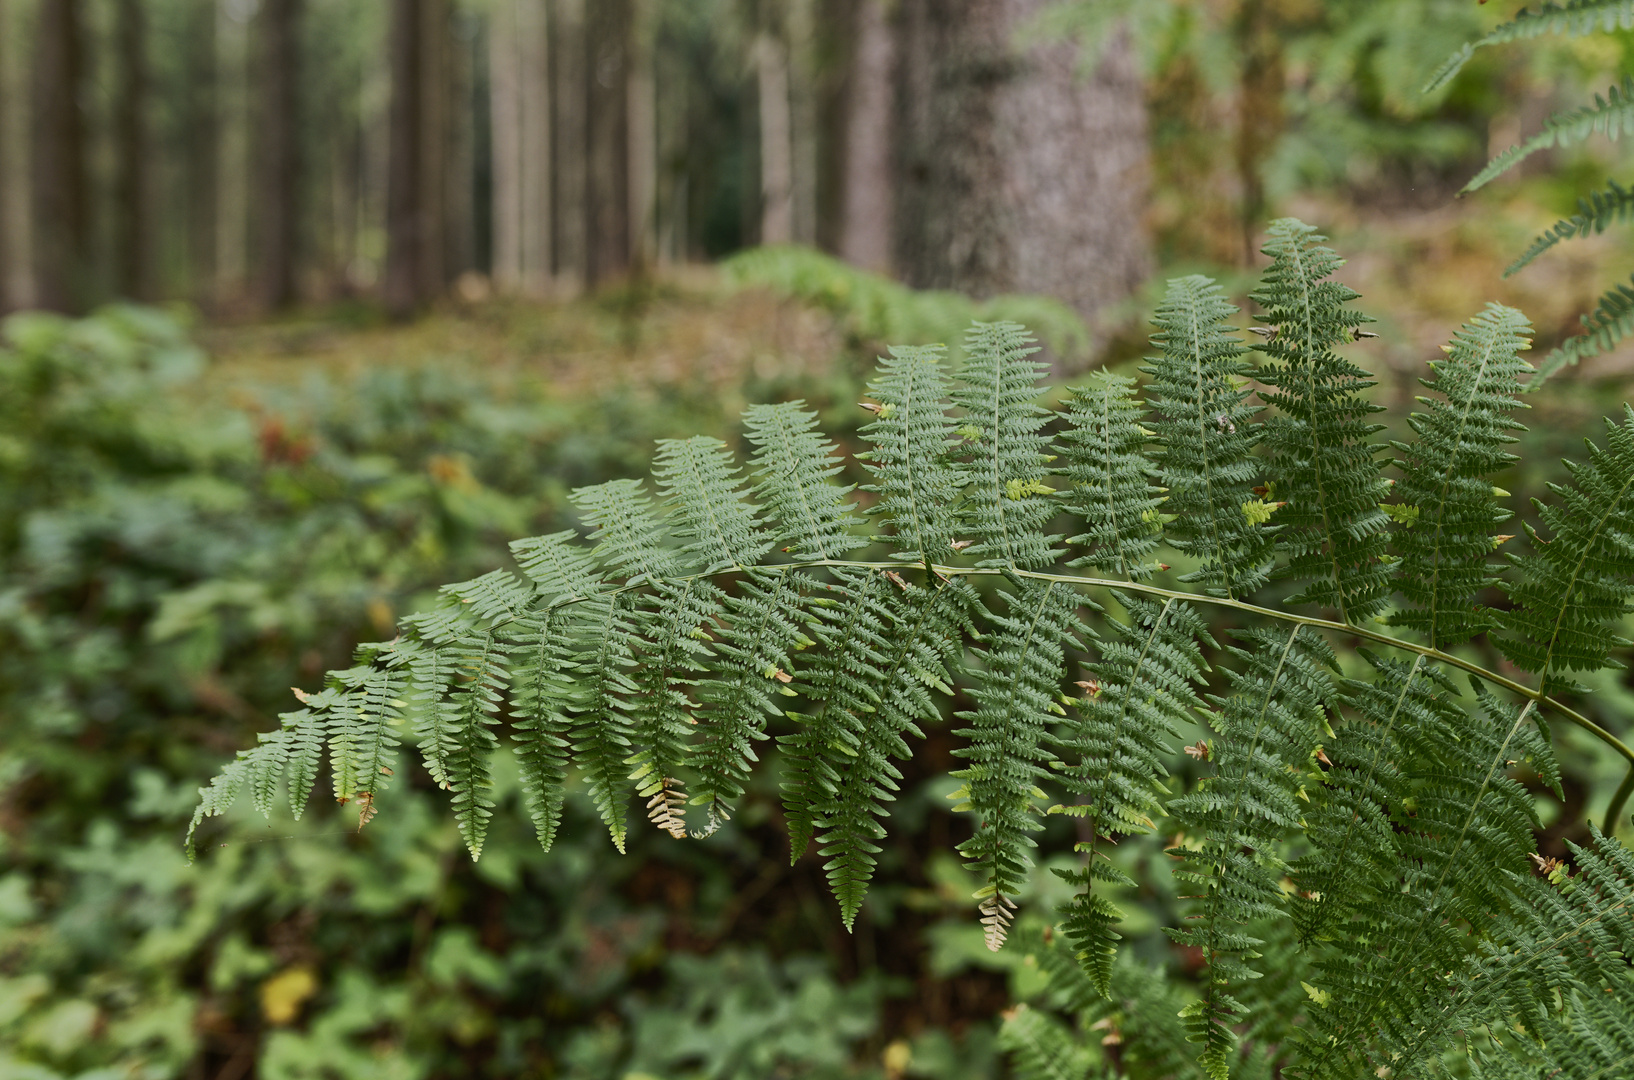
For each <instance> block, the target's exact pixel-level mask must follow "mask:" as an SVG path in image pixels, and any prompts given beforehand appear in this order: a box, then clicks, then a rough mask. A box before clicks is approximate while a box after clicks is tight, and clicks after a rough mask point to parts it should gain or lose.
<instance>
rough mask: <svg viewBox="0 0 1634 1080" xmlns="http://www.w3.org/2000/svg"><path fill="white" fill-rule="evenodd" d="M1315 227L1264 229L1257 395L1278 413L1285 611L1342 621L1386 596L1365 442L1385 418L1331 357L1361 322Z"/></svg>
mask: <svg viewBox="0 0 1634 1080" xmlns="http://www.w3.org/2000/svg"><path fill="white" fill-rule="evenodd" d="M1325 239H1326V237H1324V236H1321V235H1319V234H1318V233H1317V231H1316V230H1315V229H1313V228H1312V227H1310V226H1309V225H1306V224H1304V223H1303V222H1299V221H1295V220H1294V219H1292V218H1282V219H1280V220H1278V221H1274V222H1272V223H1271V230H1270V238H1269V239H1268V240H1267V241H1266V245H1265V249H1264V250H1265V254H1267V255H1269V256H1271V265H1270V266H1269V267H1267V268H1266V270H1265V273H1264V275H1263V276H1262V277H1261V279H1260V287H1259V288H1258V289H1257V290H1256V291H1255V292H1254V293H1253V299H1254V302H1255V303H1257V304H1259V305H1260V307H1261V308H1262V309H1264V315H1263V316H1262V318H1263V319H1264V321H1265V322H1266V323H1268V324H1269V326H1270V331H1271V335H1270V337H1269V339H1268V340H1267V341H1266V343H1265V344H1263V345H1257V346H1255V348H1256V349H1257V350H1259V351H1260V352H1262V353H1264V354H1265V357H1266V359H1267V361H1268V362H1267V363H1266V364H1264V365H1262V366H1261V368H1260V369H1259V379H1260V381H1261V382H1263V383H1265V384H1266V385H1268V386H1270V387H1272V388H1273V389H1272V390H1271V391H1270V392H1269V393H1262V394H1261V397H1263V398H1264V399H1265V401H1266V402H1267V403H1268V404H1271V405H1273V406H1275V407H1276V409H1277V412H1276V413H1275V414H1274V415H1272V416H1271V418H1270V419H1268V420H1267V421H1266V422H1265V435H1264V441H1265V443H1266V446H1267V447H1268V449H1269V450H1270V452H1271V454H1270V462H1269V470H1268V472H1269V475H1270V477H1271V487H1272V490H1273V492H1274V496H1275V499H1276V500H1277V501H1281V502H1283V503H1284V504H1285V505H1283V507H1282V508H1281V509H1280V510H1278V511H1277V523H1278V524H1279V525H1281V526H1282V529H1281V531H1280V532H1279V533H1278V535H1277V541H1278V543H1279V544H1280V545H1282V546H1284V547H1286V548H1287V550H1288V553H1289V558H1288V564H1287V565H1286V566H1285V567H1283V568H1282V571H1281V573H1282V575H1283V576H1285V577H1289V578H1292V579H1293V580H1295V581H1303V582H1306V587H1305V588H1304V589H1303V590H1301V591H1300V592H1299V593H1298V594H1297V595H1295V596H1293V597H1290V601H1291V602H1294V603H1314V604H1324V605H1327V606H1330V607H1333V608H1337V609H1338V612H1339V620H1340V621H1341V622H1349V623H1359V622H1361V621H1362V620H1364V619H1366V618H1368V617H1369V616H1372V615H1375V614H1377V613H1378V612H1379V611H1380V610H1381V609H1382V608H1383V607H1384V605H1385V601H1386V598H1387V596H1388V593H1389V569H1388V566H1387V564H1386V562H1385V559H1384V556H1385V551H1386V546H1387V543H1388V536H1387V534H1386V526H1387V525H1388V523H1389V519H1388V518H1387V517H1386V516H1385V513H1384V511H1382V510H1380V509H1379V503H1380V502H1382V501H1383V500H1384V498H1385V495H1386V492H1387V490H1388V488H1387V485H1386V483H1385V480H1384V478H1383V476H1381V475H1380V468H1381V463H1380V462H1379V461H1377V460H1376V459H1375V457H1374V453H1375V451H1376V450H1377V449H1379V448H1378V447H1376V446H1374V445H1373V444H1371V443H1369V442H1368V439H1369V438H1370V437H1371V436H1373V435H1374V434H1375V433H1377V432H1379V431H1381V430H1383V425H1382V424H1374V423H1369V422H1368V417H1370V416H1372V415H1373V414H1375V413H1378V412H1382V411H1383V408H1382V406H1378V405H1373V404H1371V403H1369V402H1368V401H1367V400H1366V399H1365V398H1363V397H1362V391H1363V390H1365V389H1367V388H1368V387H1370V386H1373V385H1374V383H1373V381H1372V380H1371V379H1370V378H1369V377H1368V373H1367V372H1365V371H1363V370H1362V369H1361V368H1358V367H1357V366H1356V365H1354V364H1352V363H1350V362H1348V361H1346V360H1343V359H1341V358H1340V357H1339V355H1338V354H1337V353H1335V352H1334V351H1333V349H1334V346H1336V345H1338V344H1339V343H1340V342H1341V341H1344V340H1347V339H1350V338H1351V337H1352V336H1353V334H1354V331H1355V330H1356V329H1357V328H1359V327H1360V326H1362V325H1363V324H1364V323H1367V322H1371V321H1372V320H1371V319H1370V318H1368V316H1366V315H1363V314H1361V313H1360V312H1357V311H1353V310H1350V309H1348V308H1346V307H1345V306H1344V305H1345V304H1346V303H1348V302H1349V301H1351V300H1354V299H1356V296H1357V294H1356V292H1354V291H1353V290H1351V289H1349V288H1347V287H1346V286H1344V285H1341V284H1339V283H1338V282H1337V281H1333V280H1330V278H1331V275H1332V274H1333V272H1334V271H1335V270H1337V269H1338V268H1339V267H1340V266H1341V265H1342V260H1341V259H1340V258H1339V256H1338V255H1336V254H1335V253H1334V252H1333V249H1331V248H1328V247H1324V246H1323V245H1322V241H1323V240H1325Z"/></svg>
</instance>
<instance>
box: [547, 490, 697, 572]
mask: <svg viewBox="0 0 1634 1080" xmlns="http://www.w3.org/2000/svg"><path fill="white" fill-rule="evenodd" d="M569 499H570V500H571V501H572V503H573V505H574V506H575V507H577V508H578V511H579V514H580V515H581V516H582V517H583V518H584V522H585V524H586V525H588V526H590V527H591V529H592V530H593V531H592V532H591V533H590V539H592V540H595V541H597V544H596V557H597V558H598V559H599V560H600V561H601V563H602V564H603V565H605V566H608V567H611V568H612V569H614V570H617V571H618V572H620V573H623V574H627V575H629V576H630V577H631V578H643V577H645V578H660V577H664V576H666V575H671V574H678V573H680V572H681V570H682V562H681V559H680V557H679V555H678V553H677V552H676V551H675V549H674V548H673V547H670V546H668V545H667V544H666V542H665V541H666V539H667V537H666V533H665V528H664V523H663V522H662V521H661V520H660V519H659V517H658V515H657V514H656V513H655V512H654V510H653V505H652V499H651V498H650V497H649V496H648V495H647V492H646V489H645V488H644V487H643V486H642V484H641V481H639V480H609V481H608V482H607V483H605V484H596V485H594V486H593V487H582V488H575V489H574V491H573V493H572V494H571V495H570V496H569Z"/></svg>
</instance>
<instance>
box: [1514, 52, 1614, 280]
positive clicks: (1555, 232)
mask: <svg viewBox="0 0 1634 1080" xmlns="http://www.w3.org/2000/svg"><path fill="white" fill-rule="evenodd" d="M1630 82H1631V83H1634V78H1631V79H1630ZM1631 89H1634V87H1631ZM1630 115H1631V118H1634V106H1631V112H1630ZM1630 218H1634V190H1630V189H1628V188H1625V187H1623V186H1622V185H1621V184H1619V183H1618V182H1617V181H1615V180H1609V181H1607V182H1606V190H1604V191H1591V192H1589V194H1588V195H1587V196H1586V197H1585V198H1581V199H1578V200H1577V213H1575V214H1573V215H1572V216H1571V217H1569V218H1566V219H1563V220H1561V221H1557V222H1555V223H1554V224H1553V225H1552V226H1550V227H1549V228H1547V229H1545V230H1544V231H1543V232H1542V234H1540V235H1539V236H1538V238H1537V239H1535V240H1533V241H1532V244H1531V246H1530V247H1528V248H1527V249H1526V250H1525V251H1524V252H1522V253H1521V257H1520V258H1518V259H1516V260H1515V261H1514V262H1512V263H1510V264H1509V266H1508V268H1507V269H1505V270H1504V277H1509V276H1511V275H1513V274H1517V273H1519V272H1520V271H1521V270H1522V269H1523V268H1524V267H1526V266H1527V265H1528V264H1529V263H1531V262H1532V260H1534V259H1536V258H1537V257H1538V256H1539V255H1542V254H1543V253H1544V252H1545V251H1548V250H1549V249H1550V248H1552V247H1554V246H1555V245H1556V244H1563V243H1565V242H1566V241H1567V240H1571V239H1573V238H1574V237H1584V236H1591V235H1596V236H1597V235H1599V234H1600V233H1603V232H1605V231H1606V229H1608V228H1610V227H1611V226H1612V225H1616V224H1618V223H1620V222H1624V221H1627V220H1629V219H1630Z"/></svg>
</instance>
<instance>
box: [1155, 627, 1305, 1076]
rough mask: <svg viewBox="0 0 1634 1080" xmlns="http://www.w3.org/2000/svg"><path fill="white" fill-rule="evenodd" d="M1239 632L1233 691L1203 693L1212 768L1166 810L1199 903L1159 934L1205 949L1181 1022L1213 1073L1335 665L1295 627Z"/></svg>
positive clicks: (1224, 1057) (1183, 873)
mask: <svg viewBox="0 0 1634 1080" xmlns="http://www.w3.org/2000/svg"><path fill="white" fill-rule="evenodd" d="M1239 638H1240V640H1242V641H1244V642H1245V643H1246V644H1248V645H1250V646H1251V647H1252V648H1251V649H1244V648H1239V647H1237V646H1232V647H1231V649H1230V652H1231V653H1232V655H1233V656H1235V657H1236V658H1237V660H1238V661H1239V662H1240V664H1241V669H1240V670H1236V671H1233V672H1231V675H1230V677H1231V683H1232V689H1233V693H1232V694H1231V696H1230V697H1229V698H1225V699H1223V700H1222V699H1220V698H1212V699H1211V700H1213V701H1214V702H1215V703H1216V704H1217V705H1218V706H1219V707H1220V711H1219V712H1218V713H1217V714H1215V729H1216V730H1217V731H1218V733H1219V738H1218V739H1216V740H1215V742H1214V744H1213V746H1212V747H1211V751H1210V754H1209V757H1210V760H1211V761H1212V762H1213V764H1214V770H1213V772H1212V773H1211V774H1210V775H1208V776H1206V777H1205V779H1204V780H1203V781H1201V783H1200V784H1199V785H1198V787H1197V789H1196V790H1194V791H1192V792H1190V793H1188V794H1186V795H1185V796H1183V797H1181V798H1179V799H1177V800H1175V801H1174V803H1172V804H1171V811H1170V812H1171V816H1173V817H1175V818H1176V819H1177V820H1178V821H1179V823H1180V824H1181V826H1182V827H1183V828H1184V829H1185V830H1186V835H1188V836H1195V837H1196V840H1195V841H1191V842H1190V844H1188V846H1185V847H1181V848H1177V849H1174V850H1173V851H1172V852H1171V853H1172V854H1174V855H1177V856H1179V857H1181V858H1182V859H1183V860H1184V862H1183V863H1182V867H1181V869H1179V870H1176V871H1175V875H1176V877H1177V878H1179V879H1180V880H1182V881H1184V882H1186V883H1188V884H1190V885H1192V886H1193V887H1194V888H1195V889H1196V890H1198V891H1197V893H1196V895H1195V897H1194V899H1195V900H1196V901H1197V909H1198V911H1197V914H1196V916H1194V918H1193V919H1192V920H1191V925H1188V926H1186V927H1184V928H1180V929H1170V930H1167V931H1166V933H1168V934H1169V936H1170V937H1172V938H1173V939H1174V940H1175V941H1177V942H1179V943H1180V944H1182V945H1188V946H1192V947H1195V948H1198V949H1201V950H1202V951H1203V957H1204V959H1205V960H1206V961H1207V962H1208V965H1209V966H1208V976H1207V982H1206V983H1205V985H1204V988H1203V996H1202V998H1201V999H1200V1000H1199V1001H1198V1002H1196V1003H1195V1005H1193V1006H1191V1007H1189V1010H1188V1013H1187V1026H1188V1028H1189V1029H1190V1030H1191V1033H1192V1038H1193V1039H1194V1040H1196V1041H1197V1042H1199V1043H1201V1044H1202V1048H1203V1052H1202V1062H1203V1065H1204V1067H1205V1068H1207V1069H1208V1070H1209V1073H1210V1075H1211V1076H1224V1075H1225V1074H1226V1072H1227V1071H1228V1068H1229V1062H1230V1060H1231V1058H1232V1056H1233V1054H1234V1053H1235V1050H1236V1046H1237V1037H1236V1034H1235V1032H1234V1031H1233V1027H1234V1026H1235V1025H1236V1023H1237V1022H1238V1021H1239V1020H1240V1019H1241V1018H1242V1017H1243V1016H1244V1015H1245V1014H1246V1013H1247V1011H1248V1009H1247V1006H1245V1005H1244V1004H1243V1002H1242V1001H1241V1000H1240V999H1239V998H1238V997H1237V996H1236V992H1235V990H1234V987H1236V986H1239V985H1241V984H1243V983H1246V982H1247V981H1249V980H1250V979H1252V978H1254V972H1253V970H1252V969H1251V967H1250V966H1249V965H1248V963H1247V957H1248V956H1249V955H1250V954H1252V953H1253V952H1254V951H1255V949H1256V948H1257V947H1258V946H1260V945H1262V944H1264V940H1263V939H1262V938H1259V937H1256V936H1254V935H1253V934H1252V933H1250V932H1249V931H1248V929H1247V928H1249V927H1251V926H1253V925H1254V924H1255V923H1258V922H1260V921H1262V920H1268V919H1269V920H1275V919H1279V918H1282V917H1283V915H1284V907H1285V897H1284V894H1283V892H1282V889H1281V887H1280V884H1279V882H1280V880H1281V879H1282V877H1283V876H1284V874H1285V873H1286V871H1287V865H1286V863H1285V862H1284V861H1283V858H1282V856H1281V854H1280V852H1281V851H1282V850H1283V842H1284V840H1285V839H1286V838H1287V837H1289V836H1291V835H1293V834H1294V833H1295V832H1296V831H1298V830H1299V829H1300V821H1301V818H1302V817H1303V814H1304V809H1305V807H1306V805H1308V804H1307V802H1306V799H1307V798H1308V795H1307V794H1306V791H1305V789H1306V786H1307V785H1308V784H1312V783H1314V780H1313V779H1312V778H1311V775H1310V774H1311V772H1312V771H1313V770H1314V766H1313V764H1312V761H1313V755H1314V753H1315V750H1316V748H1317V746H1318V744H1319V742H1320V739H1321V738H1322V735H1323V732H1324V728H1325V727H1326V723H1327V722H1326V718H1325V710H1326V705H1327V702H1328V701H1329V699H1330V698H1331V697H1332V694H1333V687H1332V683H1331V677H1330V675H1329V672H1330V671H1331V670H1332V669H1334V668H1336V667H1337V661H1336V659H1335V657H1334V655H1333V653H1332V651H1331V649H1330V648H1329V647H1328V645H1327V643H1326V642H1324V641H1322V640H1321V639H1320V638H1318V637H1317V635H1316V634H1314V633H1313V632H1311V631H1309V630H1307V629H1305V628H1304V627H1302V626H1295V627H1294V629H1293V631H1292V632H1291V633H1285V632H1279V631H1273V630H1266V629H1261V628H1255V629H1252V630H1248V631H1243V632H1241V633H1240V635H1239ZM1193 844H1194V845H1196V846H1191V845H1193Z"/></svg>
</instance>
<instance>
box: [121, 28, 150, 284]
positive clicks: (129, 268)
mask: <svg viewBox="0 0 1634 1080" xmlns="http://www.w3.org/2000/svg"><path fill="white" fill-rule="evenodd" d="M114 35H115V40H116V44H117V52H118V55H119V94H118V97H117V98H116V99H115V101H114V144H115V155H116V157H117V159H118V168H117V171H116V173H115V175H114V199H113V203H114V205H113V209H114V214H113V226H114V231H115V237H114V272H115V282H114V289H115V291H116V292H117V293H118V294H119V295H121V296H124V297H127V298H129V299H131V300H151V299H152V298H153V292H154V290H153V279H152V273H153V262H152V255H153V252H152V235H153V232H152V224H153V223H152V220H151V219H152V206H151V204H150V201H149V199H150V192H149V189H148V161H149V159H150V154H149V148H148V124H147V99H148V65H147V19H146V13H145V12H144V11H143V6H142V0H119V6H118V8H117V10H116V17H115V23H114Z"/></svg>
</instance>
